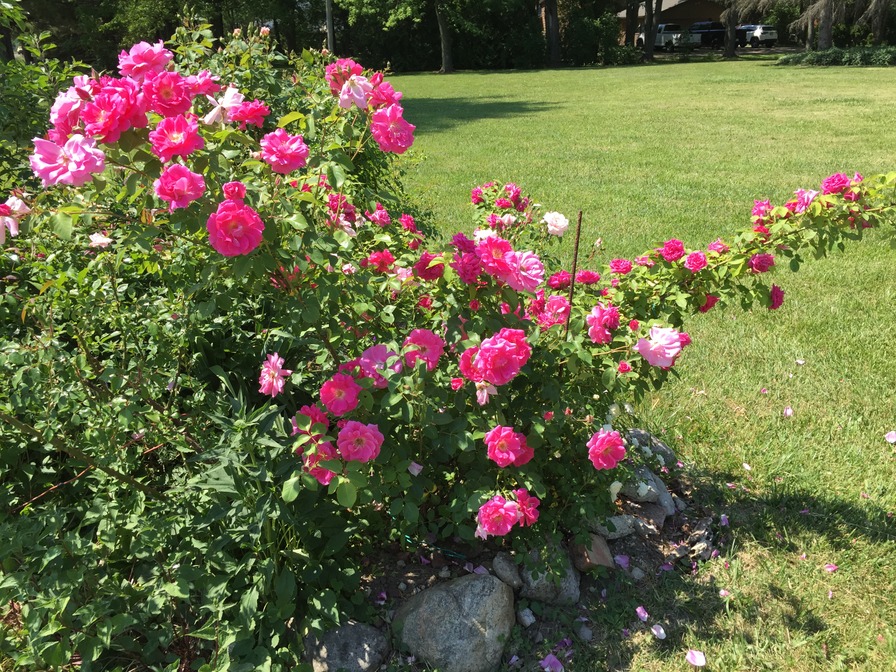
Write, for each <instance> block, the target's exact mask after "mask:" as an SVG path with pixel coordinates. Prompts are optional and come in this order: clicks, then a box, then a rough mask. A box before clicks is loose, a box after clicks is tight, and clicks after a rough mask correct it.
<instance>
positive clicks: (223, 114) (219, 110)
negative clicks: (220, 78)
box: [202, 86, 243, 126]
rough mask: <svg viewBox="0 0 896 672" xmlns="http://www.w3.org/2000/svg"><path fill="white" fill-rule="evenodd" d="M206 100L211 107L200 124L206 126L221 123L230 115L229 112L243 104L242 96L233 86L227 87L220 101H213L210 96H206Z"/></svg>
mask: <svg viewBox="0 0 896 672" xmlns="http://www.w3.org/2000/svg"><path fill="white" fill-rule="evenodd" d="M206 98H207V99H208V101H209V102H210V103H211V104H212V106H213V107H212V109H211V111H210V112H209V113H208V114H206V115H205V117H203V119H202V123H203V124H205V125H206V126H211V125H213V124H217V123H221V122H223V121H224V120H226V119H227V117H228V115H229V114H230V110H232V109H234V108H235V107H236V106H237V105H240V104H241V103H242V102H243V94H241V93H240V92H239V90H238V89H237V88H235V87H233V86H228V87H227V89H226V90H225V91H224V95H223V96H221V98H220V100H215V99H214V98H212V97H211V96H206Z"/></svg>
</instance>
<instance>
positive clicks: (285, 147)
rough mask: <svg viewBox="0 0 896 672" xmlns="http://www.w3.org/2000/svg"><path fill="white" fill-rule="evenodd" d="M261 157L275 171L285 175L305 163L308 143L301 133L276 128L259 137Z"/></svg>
mask: <svg viewBox="0 0 896 672" xmlns="http://www.w3.org/2000/svg"><path fill="white" fill-rule="evenodd" d="M261 158H262V159H264V161H265V163H267V164H268V165H269V166H270V167H271V170H273V171H274V172H275V173H280V174H282V175H286V174H287V173H291V172H292V171H294V170H297V169H298V168H301V167H303V166H304V165H305V164H306V163H307V161H308V145H306V144H305V141H304V139H303V138H302V136H301V135H290V134H289V133H287V132H286V131H285V130H283V129H282V128H278V129H277V130H276V131H274V132H273V133H268V134H267V135H265V136H264V137H263V138H262V139H261Z"/></svg>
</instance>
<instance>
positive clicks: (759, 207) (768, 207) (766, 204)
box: [751, 199, 772, 218]
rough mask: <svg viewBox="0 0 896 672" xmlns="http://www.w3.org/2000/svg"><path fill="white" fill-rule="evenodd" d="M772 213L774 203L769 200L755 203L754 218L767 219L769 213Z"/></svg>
mask: <svg viewBox="0 0 896 672" xmlns="http://www.w3.org/2000/svg"><path fill="white" fill-rule="evenodd" d="M771 211H772V203H771V201H769V200H768V199H766V200H764V201H753V211H752V213H751V214H752V215H753V217H759V218H762V217H765V216H766V215H767V214H768V213H770V212H771Z"/></svg>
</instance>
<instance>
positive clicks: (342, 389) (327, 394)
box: [320, 373, 363, 415]
mask: <svg viewBox="0 0 896 672" xmlns="http://www.w3.org/2000/svg"><path fill="white" fill-rule="evenodd" d="M362 389H363V388H362V387H361V386H360V385H358V383H357V382H355V379H354V378H352V377H351V376H350V375H348V374H346V373H336V374H334V375H333V377H332V378H330V379H329V380H328V381H327V382H325V383H324V384H323V385H322V386H321V388H320V400H321V402H322V403H323V405H324V406H326V408H327V410H328V411H329V412H330V413H332V414H333V415H345V414H346V413H350V412H351V411H353V410H355V408H357V407H358V395H359V394H361V390H362Z"/></svg>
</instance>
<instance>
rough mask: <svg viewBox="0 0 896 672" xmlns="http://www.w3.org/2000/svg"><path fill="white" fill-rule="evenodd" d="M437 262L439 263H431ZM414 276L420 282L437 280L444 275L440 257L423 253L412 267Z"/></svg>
mask: <svg viewBox="0 0 896 672" xmlns="http://www.w3.org/2000/svg"><path fill="white" fill-rule="evenodd" d="M434 261H438V262H439V263H435V264H434V263H432V262H434ZM412 268H413V269H414V275H416V276H417V277H418V278H420V279H421V280H438V279H439V278H441V277H442V276H443V275H444V274H445V263H444V259H443V257H442V255H440V254H432V253H431V252H424V253H423V254H421V255H420V259H419V260H418V261H417V263H415V264H414V265H413V267H412Z"/></svg>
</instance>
